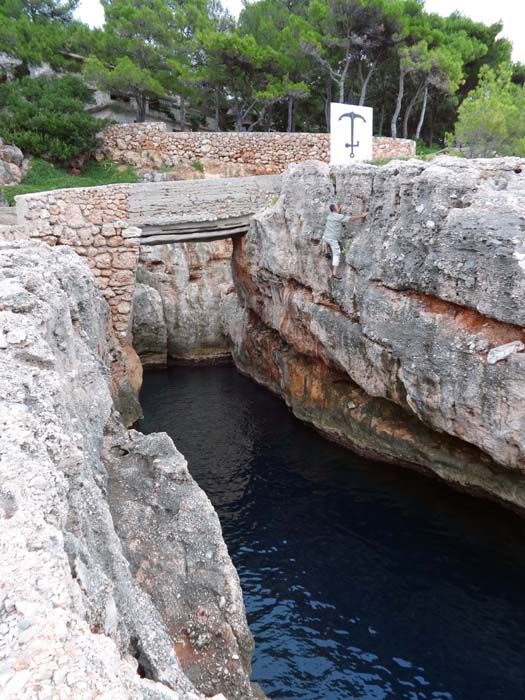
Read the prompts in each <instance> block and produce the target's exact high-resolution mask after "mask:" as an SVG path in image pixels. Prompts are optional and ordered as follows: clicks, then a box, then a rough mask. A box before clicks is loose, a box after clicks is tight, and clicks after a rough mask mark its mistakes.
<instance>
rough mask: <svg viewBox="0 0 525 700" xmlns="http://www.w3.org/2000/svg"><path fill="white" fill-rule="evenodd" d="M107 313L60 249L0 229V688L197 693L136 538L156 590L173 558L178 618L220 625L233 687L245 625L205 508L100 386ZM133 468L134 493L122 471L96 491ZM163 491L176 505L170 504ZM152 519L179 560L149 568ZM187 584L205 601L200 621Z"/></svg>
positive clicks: (173, 460) (27, 695)
mask: <svg viewBox="0 0 525 700" xmlns="http://www.w3.org/2000/svg"><path fill="white" fill-rule="evenodd" d="M109 328H110V327H109V325H108V307H107V304H106V302H105V301H104V300H103V299H102V297H101V296H100V294H99V292H97V291H96V286H95V280H94V277H93V275H92V273H91V272H90V270H89V268H88V267H87V265H86V264H85V263H84V262H83V261H82V260H81V259H80V258H79V257H78V256H77V255H76V254H75V253H74V252H73V251H71V250H70V249H68V248H61V247H58V248H50V247H48V246H46V245H43V244H38V243H33V242H28V241H18V242H13V243H8V242H5V243H0V557H1V561H2V565H1V567H0V695H1V696H2V698H3V699H4V698H5V700H14V699H15V698H16V700H34V699H35V698H38V699H39V700H45V699H47V698H74V699H75V700H78V699H83V698H86V699H87V698H89V699H91V698H104V700H110V699H111V700H113V699H114V700H121V699H122V700H124V699H135V698H136V699H137V700H138V699H139V698H147V699H148V700H161V699H162V700H199V699H201V698H202V697H203V696H202V695H201V693H200V692H199V691H198V690H197V688H196V687H195V685H194V684H193V683H192V682H191V681H190V680H189V679H188V677H187V676H186V675H185V674H184V672H183V670H182V667H181V664H180V662H179V660H178V658H177V654H176V650H175V648H174V643H175V640H174V639H173V637H172V635H171V634H170V625H171V622H172V621H171V619H164V617H163V615H164V613H165V610H164V609H163V608H162V605H161V604H160V603H161V600H160V599H155V600H154V599H153V598H152V597H151V596H150V595H149V592H148V591H149V590H150V589H151V588H152V587H153V588H155V586H154V585H153V586H152V585H151V584H152V580H153V579H152V578H151V577H150V579H149V581H148V584H149V585H145V584H144V585H143V581H142V580H141V576H140V575H139V574H138V571H137V566H136V557H137V556H138V554H137V552H138V551H141V548H142V551H145V547H146V546H147V545H151V546H153V543H155V542H156V543H157V549H156V550H154V551H153V554H154V556H153V563H152V568H153V567H154V568H155V570H156V571H157V572H159V573H160V572H161V571H162V576H163V581H162V582H160V583H159V590H161V591H163V592H165V590H166V587H167V586H168V585H169V584H168V583H167V581H168V576H169V575H170V573H171V572H172V571H177V572H178V576H177V577H176V578H175V579H174V588H173V590H170V595H172V596H174V597H176V596H177V593H180V596H181V602H180V606H179V608H178V611H179V612H178V617H177V621H178V623H180V625H181V626H184V625H186V627H185V628H188V629H199V632H202V633H203V634H206V633H208V634H212V633H216V632H217V631H218V630H220V631H223V630H227V629H228V628H229V629H231V630H232V633H233V634H234V636H235V644H234V645H233V646H232V647H231V648H230V647H228V646H227V645H226V643H225V645H224V649H223V650H222V652H221V653H222V656H221V658H220V663H221V664H224V665H226V664H233V665H234V666H235V668H237V666H239V667H241V666H242V673H241V672H239V673H238V674H237V676H234V678H235V681H237V684H236V683H235V681H232V680H231V679H228V684H227V687H228V689H229V690H230V689H231V691H232V692H231V697H242V691H241V688H242V689H244V688H247V678H246V676H245V675H244V674H245V673H247V672H248V671H249V657H250V653H251V638H250V635H249V632H248V631H247V627H246V621H245V618H244V611H243V608H242V600H241V594H240V590H239V587H238V579H237V577H236V574H235V571H234V570H233V567H232V564H231V562H230V560H229V558H228V556H227V553H226V550H225V546H224V543H223V541H222V538H221V533H220V527H219V525H218V522H217V518H216V516H215V514H214V512H213V509H212V507H211V504H210V503H209V501H208V500H207V498H206V497H205V495H204V494H203V493H202V492H201V491H200V489H198V487H197V486H196V485H195V483H194V482H193V481H192V480H191V478H190V477H189V475H188V473H187V470H186V467H185V464H184V461H183V459H182V457H181V455H179V454H178V453H177V452H176V450H175V448H174V447H173V444H172V443H171V441H170V440H169V438H168V437H167V436H165V435H164V436H158V435H152V436H147V437H146V436H142V435H140V434H138V433H136V432H134V431H127V430H126V429H125V428H124V426H123V423H122V419H121V416H120V415H119V414H118V413H117V411H116V408H115V403H114V399H113V397H112V393H111V390H112V386H113V388H114V382H113V384H112V381H111V373H110V366H111V364H112V362H113V353H114V352H115V343H114V340H113V337H112V335H111V333H110V331H109ZM133 469H137V472H136V476H137V477H140V478H142V477H144V479H143V482H142V483H141V490H142V493H141V497H142V501H141V502H142V503H143V505H140V504H139V503H138V502H137V501H136V496H137V490H138V484H137V483H136V482H132V483H131V484H130V490H132V489H135V491H134V492H133V493H131V491H130V492H125V493H121V494H120V495H119V498H118V499H117V498H115V501H114V503H113V504H111V503H110V502H108V499H107V496H106V494H107V492H108V490H109V491H110V492H111V493H114V492H115V488H114V484H123V483H124V482H125V478H126V475H128V474H129V473H130V471H133ZM150 470H152V472H153V473H152V474H150ZM161 486H162V487H164V486H166V491H165V493H161V492H160V491H159V489H160V487H161ZM128 497H129V500H127V499H128ZM175 504H178V506H179V507H180V508H179V509H180V512H179V513H178V514H173V518H172V519H171V520H170V516H171V515H172V511H171V510H170V509H171V508H175ZM112 505H113V507H114V513H112V510H111V506H112ZM140 508H143V511H142V512H143V513H144V514H146V513H148V511H149V512H150V514H151V511H152V510H154V511H155V515H154V517H151V518H150V520H149V521H148V520H147V519H146V518H143V519H142V520H141V521H140V522H136V528H135V531H134V532H131V531H130V530H129V527H128V529H127V530H125V532H124V529H125V528H123V532H122V533H121V532H120V531H119V533H117V532H116V530H115V522H117V523H121V522H122V521H128V525H129V523H130V522H134V521H133V519H132V517H131V516H132V514H133V515H134V514H136V513H138V511H139V510H140ZM196 512H198V516H197V515H195V518H194V519H193V520H192V513H194V514H195V513H196ZM158 523H162V524H163V529H161V531H160V534H159V537H160V535H162V537H164V536H165V538H166V542H170V543H171V547H172V550H171V551H170V554H173V555H174V556H175V555H176V554H178V553H179V551H180V549H176V548H177V547H179V548H180V547H181V546H182V544H181V543H184V546H185V547H186V549H185V551H186V554H187V555H188V553H192V554H193V559H192V560H191V562H190V563H189V564H188V565H187V566H186V567H182V568H183V570H181V564H180V562H178V561H177V562H174V561H172V560H171V559H170V560H168V561H167V562H166V568H165V569H164V570H162V557H163V552H162V551H161V548H160V544H161V543H163V542H164V540H162V539H159V540H156V539H155V536H154V533H153V532H151V531H150V530H149V527H148V525H151V526H155V527H156V525H157V524H158ZM170 523H171V524H170ZM190 524H191V527H193V526H195V530H196V532H195V533H194V534H195V535H196V539H195V542H194V541H193V540H191V535H190V533H189V531H188V527H189V526H190ZM197 524H200V529H199V528H197ZM208 526H209V527H210V529H209V530H208V529H207V528H208ZM119 534H122V540H121V539H120V538H119ZM129 536H132V539H131V540H130V539H129ZM201 536H202V540H201V539H200V537H201ZM188 538H189V539H190V540H191V542H188V541H187V540H188ZM175 550H176V551H175ZM208 551H210V552H211V553H212V557H211V569H210V570H208V569H207V565H208V558H207V557H206V553H207V552H208ZM200 553H202V557H200ZM126 555H129V557H130V559H128V558H127V556H126ZM199 557H200V558H199ZM141 565H142V568H143V570H147V564H146V563H145V561H144V559H142V560H141ZM175 586H180V590H179V591H177V589H176V588H175ZM208 586H209V587H208ZM222 586H224V588H222ZM194 591H196V593H194ZM197 592H198V593H197ZM199 595H201V596H202V600H203V601H204V603H203V604H204V607H205V609H206V611H207V612H209V613H210V617H211V621H210V624H209V625H208V624H207V619H203V620H202V621H201V625H200V627H198V625H197V620H198V619H199V609H195V608H194V607H193V605H194V603H196V601H197V598H198V596H199ZM221 596H223V597H224V600H225V606H224V609H223V608H221V607H220V603H221V600H222V599H221ZM214 601H216V606H217V607H216V609H215V608H213V602H214ZM184 614H187V615H188V620H187V621H185V620H184ZM223 640H224V641H225V642H227V641H228V640H227V639H226V635H224V636H223ZM244 643H246V646H244ZM241 647H242V651H241ZM201 649H202V647H200V646H199V647H198V651H199V652H200V651H201ZM237 655H238V656H239V657H240V659H241V661H240V662H239V661H238V662H237V666H236V665H235V663H234V662H235V661H236V659H234V658H233V657H234V656H237ZM230 659H233V661H231V660H230ZM184 660H185V661H186V658H184ZM213 669H214V670H215V669H216V666H213ZM205 675H206V669H203V676H205ZM196 682H197V681H196ZM199 682H200V681H199ZM202 685H203V687H204V686H205V682H204V681H203V683H202ZM219 685H220V684H219V683H217V686H219ZM206 687H208V686H206ZM224 688H225V689H226V685H225V686H224ZM248 696H249V693H248V692H247V693H246V697H248Z"/></svg>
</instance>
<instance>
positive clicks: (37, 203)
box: [17, 185, 140, 343]
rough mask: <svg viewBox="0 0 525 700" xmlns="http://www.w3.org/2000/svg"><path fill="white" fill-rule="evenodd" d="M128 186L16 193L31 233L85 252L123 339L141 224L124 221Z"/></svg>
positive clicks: (125, 335)
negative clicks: (19, 194) (26, 193)
mask: <svg viewBox="0 0 525 700" xmlns="http://www.w3.org/2000/svg"><path fill="white" fill-rule="evenodd" d="M128 190H129V186H128V185H111V186H108V187H83V188H78V189H69V190H56V191H54V192H42V193H39V194H30V195H21V196H19V197H17V209H18V217H19V222H20V223H24V224H25V225H26V227H27V230H28V235H29V237H31V238H34V239H40V240H43V241H45V242H46V243H48V244H49V245H51V246H55V245H68V246H70V247H72V248H73V249H74V250H75V251H76V252H77V253H78V254H79V255H81V256H82V257H85V258H86V260H87V262H88V264H89V265H90V267H91V269H92V271H93V273H94V275H95V277H96V278H97V282H98V287H99V289H100V290H101V291H102V294H103V295H104V297H105V298H106V300H107V301H108V303H109V306H110V309H111V314H112V319H113V328H114V330H115V332H116V334H117V336H118V337H119V338H120V339H121V340H122V341H123V342H124V343H126V340H127V338H128V333H129V325H130V324H129V318H130V311H131V300H132V297H133V290H134V287H135V273H136V269H137V260H138V255H139V247H140V242H139V236H140V229H138V228H135V227H130V226H129V225H128V224H127V218H128Z"/></svg>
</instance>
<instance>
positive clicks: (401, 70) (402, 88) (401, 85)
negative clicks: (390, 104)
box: [390, 66, 406, 139]
mask: <svg viewBox="0 0 525 700" xmlns="http://www.w3.org/2000/svg"><path fill="white" fill-rule="evenodd" d="M405 76H406V71H405V70H404V68H403V67H402V66H400V67H399V90H398V93H397V101H396V108H395V111H394V114H393V115H392V121H391V122H390V131H391V133H392V138H393V139H395V138H397V120H398V118H399V113H400V112H401V105H402V103H403V95H404V93H405Z"/></svg>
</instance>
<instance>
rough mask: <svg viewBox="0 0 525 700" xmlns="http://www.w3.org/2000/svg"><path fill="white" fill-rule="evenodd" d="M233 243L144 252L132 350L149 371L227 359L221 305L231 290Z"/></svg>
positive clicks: (180, 246)
mask: <svg viewBox="0 0 525 700" xmlns="http://www.w3.org/2000/svg"><path fill="white" fill-rule="evenodd" d="M231 256H232V243H231V240H230V239H227V240H219V241H215V242H212V243H204V242H203V243H179V244H176V245H165V246H154V247H146V246H143V247H142V248H141V253H140V258H139V267H138V270H137V282H138V284H137V286H136V289H135V293H134V297H133V347H134V348H135V350H136V351H137V353H138V355H139V356H140V358H141V360H142V363H143V365H144V366H145V367H151V366H155V365H160V366H162V365H165V364H166V363H167V361H168V359H174V360H182V361H185V360H187V361H215V360H218V359H221V358H223V357H225V356H228V355H229V349H228V345H227V340H226V336H225V334H224V332H223V329H222V325H221V316H220V301H221V299H222V297H223V296H224V295H225V294H226V293H228V292H231V291H232V289H233V281H232V272H231Z"/></svg>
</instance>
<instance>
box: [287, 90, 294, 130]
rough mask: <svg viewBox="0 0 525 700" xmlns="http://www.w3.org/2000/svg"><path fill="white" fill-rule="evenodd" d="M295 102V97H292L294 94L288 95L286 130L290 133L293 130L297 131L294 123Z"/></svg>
mask: <svg viewBox="0 0 525 700" xmlns="http://www.w3.org/2000/svg"><path fill="white" fill-rule="evenodd" d="M294 102H295V98H294V97H292V95H288V126H287V128H286V131H287V132H288V133H291V132H292V131H295V125H294V117H295V109H294V106H295V105H294Z"/></svg>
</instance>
